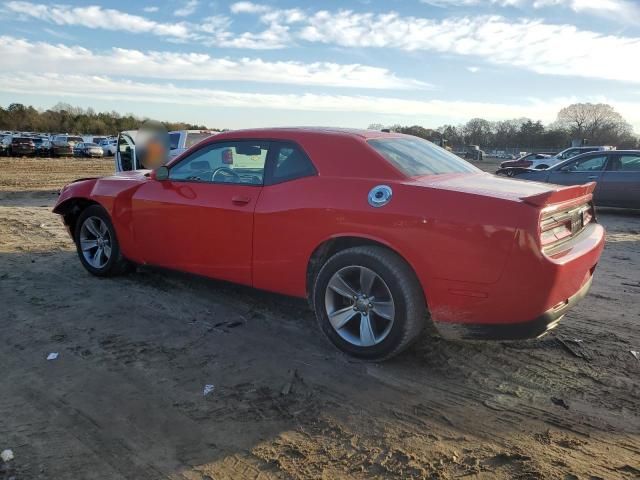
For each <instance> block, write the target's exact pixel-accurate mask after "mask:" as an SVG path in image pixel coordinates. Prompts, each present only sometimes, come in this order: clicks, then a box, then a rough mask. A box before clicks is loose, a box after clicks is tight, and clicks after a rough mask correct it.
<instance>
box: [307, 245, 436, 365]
mask: <svg viewBox="0 0 640 480" xmlns="http://www.w3.org/2000/svg"><path fill="white" fill-rule="evenodd" d="M312 295H313V305H314V308H315V312H316V319H317V321H318V324H319V326H320V329H321V330H322V331H323V333H324V334H325V335H326V336H327V338H328V339H329V340H330V341H331V343H333V344H334V345H335V346H336V347H337V348H338V349H340V350H342V351H343V352H345V353H347V354H349V355H352V356H355V357H359V358H363V359H366V360H384V359H388V358H391V357H393V356H395V355H397V354H399V353H400V352H402V351H403V350H405V349H407V348H408V347H409V346H410V345H411V344H412V343H413V342H414V341H415V340H416V339H417V337H418V336H419V334H420V332H421V331H422V329H423V328H424V325H425V320H426V316H427V308H426V304H425V300H424V294H423V292H422V288H421V286H420V283H419V281H418V279H417V277H416V275H415V273H414V272H413V270H412V269H411V267H410V266H409V265H408V264H407V263H406V262H405V261H404V260H403V259H402V258H401V257H399V256H398V255H397V254H395V253H394V252H392V251H390V250H388V249H386V248H383V247H379V246H362V247H354V248H349V249H346V250H342V251H340V252H338V253H336V254H335V255H333V256H332V257H331V258H329V260H327V261H326V263H325V264H324V265H323V266H322V268H321V269H320V272H319V273H318V275H317V277H316V280H315V283H314V288H313V293H312Z"/></svg>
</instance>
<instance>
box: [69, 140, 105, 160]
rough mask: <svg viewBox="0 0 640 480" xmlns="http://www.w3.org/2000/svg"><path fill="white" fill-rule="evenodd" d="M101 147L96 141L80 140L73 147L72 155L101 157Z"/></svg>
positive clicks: (102, 153)
mask: <svg viewBox="0 0 640 480" xmlns="http://www.w3.org/2000/svg"><path fill="white" fill-rule="evenodd" d="M103 155H104V152H103V151H102V147H101V146H100V145H98V144H96V143H86V142H80V143H76V144H75V146H74V147H73V156H74V157H102V156H103Z"/></svg>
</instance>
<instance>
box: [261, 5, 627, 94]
mask: <svg viewBox="0 0 640 480" xmlns="http://www.w3.org/2000/svg"><path fill="white" fill-rule="evenodd" d="M281 12H288V11H277V10H269V11H267V12H266V13H263V14H261V15H262V19H263V20H265V21H267V20H266V19H271V18H278V19H279V21H280V22H281V23H280V25H284V26H287V25H289V26H291V27H295V28H296V29H295V30H292V31H290V35H291V37H292V38H293V39H297V40H298V41H300V40H302V41H306V42H312V43H323V44H331V45H339V46H343V47H355V48H387V49H388V48H394V49H399V50H405V51H428V52H436V53H443V54H458V55H462V56H468V57H473V58H479V59H483V60H485V61H487V62H490V63H494V64H500V65H508V66H515V67H519V68H523V69H526V70H531V71H534V72H537V73H541V74H548V75H569V76H582V77H589V78H600V79H609V80H622V81H627V82H633V83H638V82H640V63H638V62H633V61H630V59H634V58H636V57H637V54H638V52H639V51H640V37H623V36H616V35H603V34H600V33H597V32H593V31H588V30H581V29H579V28H577V27H576V26H574V25H567V24H549V23H545V22H543V21H536V20H526V19H521V20H516V21H514V20H510V19H506V18H504V17H501V16H479V17H452V18H445V19H443V20H433V19H429V18H418V17H412V16H402V15H400V14H398V13H396V12H389V13H379V14H376V13H357V12H354V11H351V10H338V11H327V10H320V11H317V12H314V13H309V14H308V15H303V16H302V19H300V18H298V17H296V18H294V19H292V20H287V17H288V15H285V14H284V13H282V14H281Z"/></svg>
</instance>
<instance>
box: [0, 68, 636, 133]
mask: <svg viewBox="0 0 640 480" xmlns="http://www.w3.org/2000/svg"><path fill="white" fill-rule="evenodd" d="M0 91H2V92H9V93H15V94H28V95H34V94H35V95H37V94H43V95H53V96H57V97H75V98H88V99H91V100H97V99H100V100H110V101H120V102H123V101H124V102H140V103H143V104H144V103H147V104H167V105H180V106H196V107H198V106H199V107H202V106H210V107H220V108H246V109H269V110H280V111H283V110H290V111H311V112H344V113H345V114H346V113H354V112H357V113H370V114H372V115H373V114H376V115H385V116H387V117H388V118H389V117H391V118H394V119H398V120H395V121H402V120H401V119H402V117H406V118H407V119H409V118H410V120H407V121H416V122H422V123H425V124H428V123H429V121H430V119H432V118H438V119H439V120H438V121H439V122H440V121H443V122H448V123H458V122H464V121H467V120H468V119H469V118H471V117H475V116H482V117H483V118H486V119H488V120H504V119H505V118H519V117H523V116H524V117H529V118H533V119H540V120H542V121H543V122H545V123H549V122H552V121H554V120H555V117H556V114H557V112H558V111H559V110H560V109H561V108H562V107H565V106H567V105H569V104H571V103H575V102H577V101H591V102H595V103H608V104H610V105H612V106H613V107H614V108H615V109H616V110H617V111H619V112H620V113H621V114H622V115H623V116H624V117H625V118H626V119H627V120H629V121H630V122H631V124H632V125H633V126H634V127H635V128H636V130H640V102H636V103H632V102H625V103H619V102H616V101H613V100H612V99H610V98H606V97H594V98H580V99H579V98H575V97H569V98H566V97H558V98H544V99H528V100H526V101H524V102H522V103H520V104H503V103H491V102H468V101H444V100H407V99H399V98H392V97H372V96H368V95H327V94H310V93H304V94H264V93H247V92H234V91H228V90H216V89H207V88H186V87H179V86H176V85H174V84H172V83H150V82H134V81H130V80H115V79H112V78H109V77H104V76H95V75H94V76H92V75H68V74H44V75H43V74H20V75H16V74H6V73H2V74H0Z"/></svg>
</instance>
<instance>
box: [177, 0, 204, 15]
mask: <svg viewBox="0 0 640 480" xmlns="http://www.w3.org/2000/svg"><path fill="white" fill-rule="evenodd" d="M198 3H200V2H199V1H198V0H187V1H186V2H185V3H184V5H182V7H180V8H178V9H177V10H176V11H175V12H173V13H174V15H176V16H178V17H188V16H189V15H191V14H193V12H195V11H196V8H198Z"/></svg>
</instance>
